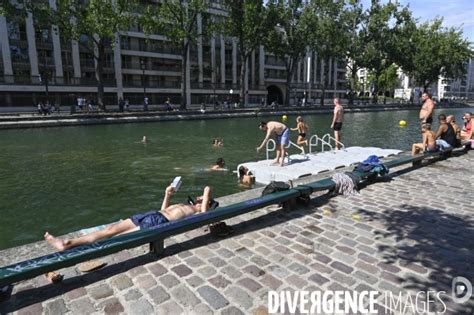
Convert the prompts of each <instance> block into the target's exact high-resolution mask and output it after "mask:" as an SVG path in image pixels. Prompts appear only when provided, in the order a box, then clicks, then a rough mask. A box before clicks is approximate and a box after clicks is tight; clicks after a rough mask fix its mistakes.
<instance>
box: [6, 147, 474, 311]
mask: <svg viewBox="0 0 474 315" xmlns="http://www.w3.org/2000/svg"><path fill="white" fill-rule="evenodd" d="M473 165H474V151H471V152H470V153H468V154H465V155H462V156H460V157H453V158H450V159H448V160H444V161H438V162H436V163H432V164H429V165H428V166H426V167H422V168H418V169H411V168H410V169H408V170H407V169H396V170H393V171H392V173H391V175H390V176H388V177H387V178H385V179H379V180H378V181H377V182H375V183H373V184H370V185H368V186H366V187H364V188H363V189H362V190H361V191H360V195H359V196H354V197H349V198H346V197H343V196H336V197H333V198H328V197H326V196H320V197H318V198H313V199H312V202H311V204H310V205H309V206H307V207H300V208H297V209H293V210H292V211H289V212H285V211H283V210H282V209H280V208H278V207H277V206H272V207H267V208H264V209H261V210H257V211H254V212H252V213H250V214H246V215H242V216H240V217H238V218H234V219H232V220H228V221H227V222H228V223H229V224H232V225H233V227H234V229H235V234H234V235H233V236H231V237H227V238H224V239H216V238H213V237H211V236H209V234H208V232H207V231H205V230H204V229H198V230H195V231H191V232H189V233H185V234H184V235H180V236H178V237H174V238H173V239H170V240H167V241H166V242H165V244H166V245H167V250H166V255H167V256H166V257H164V258H162V259H159V260H154V259H153V257H152V256H151V255H149V254H147V248H146V247H145V246H143V247H140V248H137V249H133V250H128V251H123V252H120V253H118V254H115V255H112V256H110V257H108V258H106V260H107V261H108V262H109V264H108V266H107V267H105V268H103V269H101V270H100V271H96V272H93V273H90V274H85V275H81V274H80V273H79V271H77V269H76V268H67V269H65V270H62V272H63V273H65V275H66V278H65V280H64V281H63V282H62V283H60V284H56V285H50V284H47V283H46V281H45V280H44V278H43V277H37V278H35V279H33V280H30V281H26V282H23V283H20V284H18V285H16V286H15V288H14V291H13V295H12V297H11V299H10V300H8V301H7V302H4V303H2V304H0V312H2V313H4V312H15V313H17V314H37V313H45V314H61V313H71V314H86V313H94V312H97V313H126V314H152V313H154V314H180V313H183V314H266V313H267V301H268V298H267V296H268V292H269V290H277V291H282V290H289V291H295V290H309V291H315V290H351V291H352V290H355V291H357V292H360V291H363V290H377V291H380V292H382V291H387V290H388V291H391V292H392V293H393V294H398V293H400V292H401V293H402V294H404V296H409V295H411V294H413V295H412V296H413V298H414V297H415V295H414V294H416V292H418V291H420V290H422V291H428V290H433V291H446V294H444V295H442V297H443V300H444V303H445V305H446V308H447V310H446V312H445V313H444V314H473V313H474V298H473V297H471V299H470V301H468V302H467V303H465V304H456V303H454V302H453V301H452V300H451V298H450V296H451V281H452V279H453V278H454V277H456V276H463V277H465V278H467V279H470V280H471V282H473V283H474V281H473V280H474V199H473V198H472V192H473V188H474V175H473V169H474V168H473ZM397 171H398V172H397ZM418 302H419V303H418V304H419V305H420V304H422V305H421V306H420V307H422V306H423V302H420V301H418ZM378 303H379V308H378V310H379V313H380V314H384V313H385V309H384V308H383V307H382V305H384V300H383V296H382V295H381V296H380V297H379V299H378ZM436 307H440V308H441V309H440V310H443V306H442V305H440V304H439V303H438V304H437V305H436ZM410 310H411V308H408V309H407V311H406V314H412V312H410ZM420 310H422V308H420ZM393 313H394V314H400V312H399V311H394V312H393ZM421 313H422V314H423V313H424V312H421Z"/></svg>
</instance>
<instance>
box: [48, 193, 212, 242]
mask: <svg viewBox="0 0 474 315" xmlns="http://www.w3.org/2000/svg"><path fill="white" fill-rule="evenodd" d="M174 192H175V190H174V188H173V187H172V186H168V187H167V188H166V190H165V198H164V199H163V204H162V205H161V210H160V211H149V212H146V213H139V214H135V215H133V216H131V217H130V218H128V219H125V220H123V221H121V222H119V223H115V224H112V225H109V226H107V227H106V228H105V229H103V230H100V231H96V232H92V233H90V234H87V235H84V236H81V237H78V238H72V239H60V238H57V237H54V236H53V235H51V234H49V233H48V232H46V233H45V234H44V239H45V240H46V241H47V242H48V243H49V244H51V245H52V246H54V247H55V248H56V249H57V250H58V251H63V250H65V249H69V248H72V247H76V246H80V245H85V244H91V243H94V242H95V241H98V240H102V239H107V238H111V237H113V236H116V235H119V234H126V233H130V232H134V231H137V230H140V229H148V228H156V227H158V226H160V225H162V224H165V223H168V222H171V221H176V220H180V219H182V218H185V217H188V216H191V215H193V214H196V213H202V212H206V211H207V210H208V209H209V208H210V205H211V204H214V203H216V202H215V201H214V200H213V199H211V188H210V187H209V186H206V187H205V188H204V191H203V195H202V196H200V197H197V199H196V201H195V202H192V203H191V204H183V203H180V204H175V205H171V206H170V205H169V202H170V199H171V196H172V195H173V193H174Z"/></svg>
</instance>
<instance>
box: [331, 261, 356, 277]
mask: <svg viewBox="0 0 474 315" xmlns="http://www.w3.org/2000/svg"><path fill="white" fill-rule="evenodd" d="M330 266H331V267H333V268H334V269H336V270H339V271H342V272H344V273H347V274H349V273H351V272H352V271H353V270H354V268H352V267H350V266H348V265H346V264H344V263H341V262H339V261H333V262H332V263H331V264H330Z"/></svg>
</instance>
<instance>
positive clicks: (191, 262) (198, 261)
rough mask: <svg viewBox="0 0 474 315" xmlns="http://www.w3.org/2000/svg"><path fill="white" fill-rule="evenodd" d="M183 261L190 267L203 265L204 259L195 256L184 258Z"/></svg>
mask: <svg viewBox="0 0 474 315" xmlns="http://www.w3.org/2000/svg"><path fill="white" fill-rule="evenodd" d="M185 262H186V264H187V265H188V266H189V267H191V268H196V267H200V266H202V265H204V261H203V260H202V259H199V258H197V257H196V256H191V257H188V258H186V259H185Z"/></svg>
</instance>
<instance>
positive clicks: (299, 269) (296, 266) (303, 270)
mask: <svg viewBox="0 0 474 315" xmlns="http://www.w3.org/2000/svg"><path fill="white" fill-rule="evenodd" d="M288 269H290V270H291V271H293V272H295V273H297V274H299V275H302V274H305V273H308V272H309V269H308V268H306V267H305V266H303V265H300V264H298V263H292V264H291V265H289V266H288Z"/></svg>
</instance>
